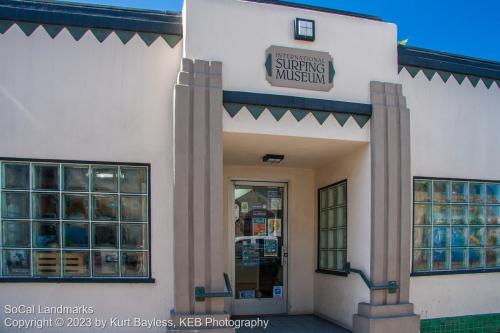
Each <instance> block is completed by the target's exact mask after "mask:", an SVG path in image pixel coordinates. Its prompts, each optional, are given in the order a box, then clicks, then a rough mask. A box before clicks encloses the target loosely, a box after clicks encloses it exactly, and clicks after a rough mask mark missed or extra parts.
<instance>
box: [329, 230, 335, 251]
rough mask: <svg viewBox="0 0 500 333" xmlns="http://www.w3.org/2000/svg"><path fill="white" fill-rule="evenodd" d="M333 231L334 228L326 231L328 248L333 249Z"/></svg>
mask: <svg viewBox="0 0 500 333" xmlns="http://www.w3.org/2000/svg"><path fill="white" fill-rule="evenodd" d="M335 241H336V240H335V231H334V230H329V231H328V248H329V249H334V248H335V246H336V242H335Z"/></svg>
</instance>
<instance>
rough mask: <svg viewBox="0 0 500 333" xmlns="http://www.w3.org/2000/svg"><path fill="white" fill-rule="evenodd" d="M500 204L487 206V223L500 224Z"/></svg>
mask: <svg viewBox="0 0 500 333" xmlns="http://www.w3.org/2000/svg"><path fill="white" fill-rule="evenodd" d="M499 219H500V206H487V207H486V223H488V224H500V221H499Z"/></svg>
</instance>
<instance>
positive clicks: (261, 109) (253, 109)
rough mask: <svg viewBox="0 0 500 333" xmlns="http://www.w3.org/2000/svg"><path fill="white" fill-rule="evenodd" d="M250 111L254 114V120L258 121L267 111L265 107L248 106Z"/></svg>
mask: <svg viewBox="0 0 500 333" xmlns="http://www.w3.org/2000/svg"><path fill="white" fill-rule="evenodd" d="M246 107H247V109H248V111H249V112H250V113H251V114H252V116H253V118H254V119H255V120H257V119H258V118H259V117H260V115H261V114H262V112H264V110H265V108H266V107H265V106H263V105H247V106H246Z"/></svg>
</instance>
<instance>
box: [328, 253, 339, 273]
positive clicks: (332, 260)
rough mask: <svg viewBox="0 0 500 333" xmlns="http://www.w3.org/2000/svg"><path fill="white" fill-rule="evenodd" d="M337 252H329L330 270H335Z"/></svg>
mask: <svg viewBox="0 0 500 333" xmlns="http://www.w3.org/2000/svg"><path fill="white" fill-rule="evenodd" d="M336 256H337V255H336V251H328V266H327V268H328V269H330V270H331V269H335V258H336Z"/></svg>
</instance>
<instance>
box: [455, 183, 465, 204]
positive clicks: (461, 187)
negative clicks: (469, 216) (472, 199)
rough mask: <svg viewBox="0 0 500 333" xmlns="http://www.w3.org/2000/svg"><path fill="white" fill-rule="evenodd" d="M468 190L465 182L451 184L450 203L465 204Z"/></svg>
mask: <svg viewBox="0 0 500 333" xmlns="http://www.w3.org/2000/svg"><path fill="white" fill-rule="evenodd" d="M468 194H469V188H468V186H467V183H465V182H452V183H451V201H452V202H467V199H468V198H467V195H468Z"/></svg>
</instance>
